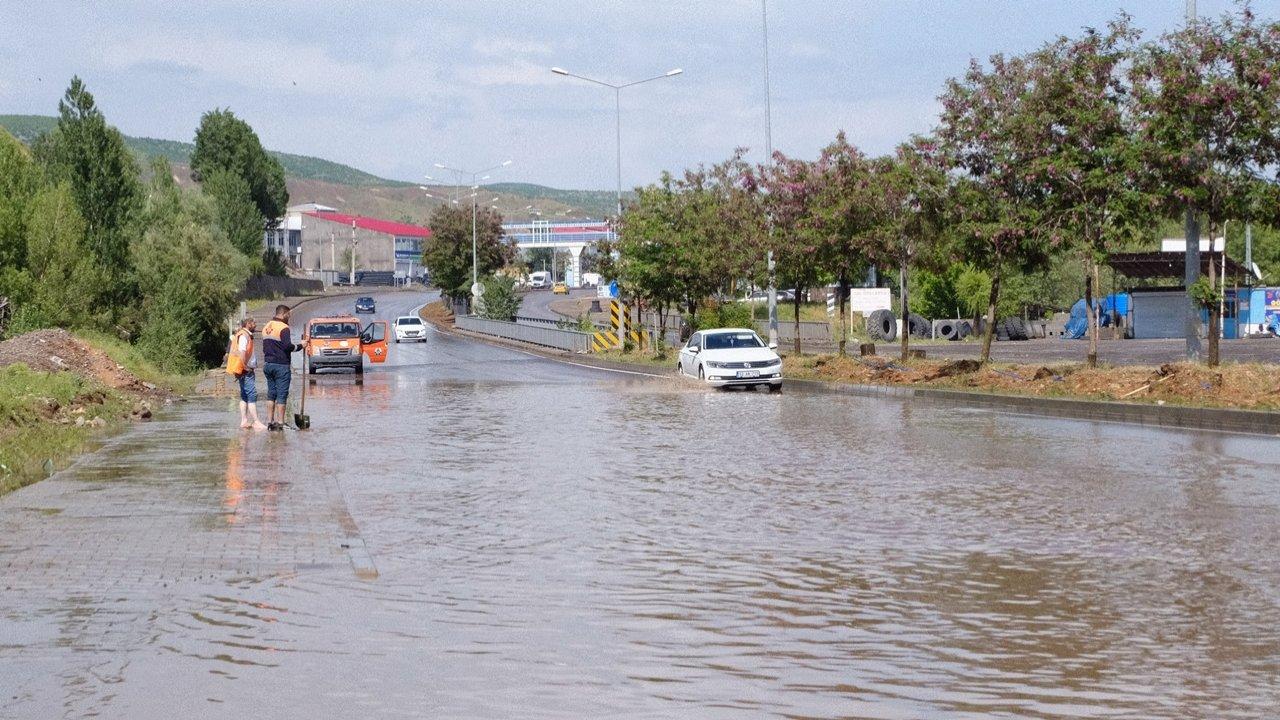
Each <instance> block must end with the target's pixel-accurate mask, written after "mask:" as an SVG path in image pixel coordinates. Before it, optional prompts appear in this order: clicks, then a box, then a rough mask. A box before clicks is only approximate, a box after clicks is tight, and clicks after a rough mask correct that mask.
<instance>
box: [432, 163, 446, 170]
mask: <svg viewBox="0 0 1280 720" xmlns="http://www.w3.org/2000/svg"><path fill="white" fill-rule="evenodd" d="M435 166H436V167H438V168H440V169H441V170H447V169H448V168H446V167H445V166H443V165H441V164H440V163H436V164H435Z"/></svg>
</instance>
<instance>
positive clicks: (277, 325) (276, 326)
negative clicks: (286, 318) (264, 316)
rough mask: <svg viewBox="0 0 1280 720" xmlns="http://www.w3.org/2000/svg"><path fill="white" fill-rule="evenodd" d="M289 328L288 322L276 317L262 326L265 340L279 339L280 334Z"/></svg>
mask: <svg viewBox="0 0 1280 720" xmlns="http://www.w3.org/2000/svg"><path fill="white" fill-rule="evenodd" d="M288 329H289V325H288V323H283V322H280V321H279V320H276V319H275V318H272V319H271V320H269V321H268V322H267V324H266V325H264V326H263V327H262V339H263V340H268V339H270V340H279V339H280V334H281V333H283V332H284V331H285V330H288Z"/></svg>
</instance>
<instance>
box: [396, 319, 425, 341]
mask: <svg viewBox="0 0 1280 720" xmlns="http://www.w3.org/2000/svg"><path fill="white" fill-rule="evenodd" d="M395 332H396V342H426V341H427V326H426V324H425V323H423V322H422V318H420V317H418V316H416V315H401V316H400V317H398V318H396V324H395Z"/></svg>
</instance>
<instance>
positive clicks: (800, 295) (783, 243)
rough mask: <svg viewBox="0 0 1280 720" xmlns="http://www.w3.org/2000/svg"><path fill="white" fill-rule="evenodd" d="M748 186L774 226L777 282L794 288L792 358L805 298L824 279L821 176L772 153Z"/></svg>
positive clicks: (807, 163) (812, 167)
mask: <svg viewBox="0 0 1280 720" xmlns="http://www.w3.org/2000/svg"><path fill="white" fill-rule="evenodd" d="M748 180H749V183H750V187H751V188H752V189H754V190H756V191H757V192H759V193H760V194H761V198H762V201H763V206H764V209H765V212H766V213H767V214H768V216H769V219H770V222H771V223H772V227H773V232H772V235H771V236H770V237H769V244H770V246H771V247H772V248H773V257H774V261H775V262H776V272H777V277H778V278H779V279H780V280H781V281H782V284H783V286H784V287H786V286H790V287H793V288H795V297H794V298H793V299H792V307H793V309H794V311H795V312H794V316H795V341H794V342H795V353H796V354H797V355H801V354H803V348H802V347H801V342H800V306H801V305H802V304H803V303H804V295H805V293H806V292H807V291H808V290H809V289H810V288H812V287H814V286H815V285H817V284H818V282H820V280H821V278H822V275H823V268H822V265H821V263H820V262H819V258H818V250H819V245H820V240H821V237H820V233H819V232H818V229H817V224H816V220H815V217H814V202H815V198H816V197H817V195H818V192H819V190H820V187H821V185H820V180H821V175H820V174H819V172H818V169H817V165H816V163H813V162H810V161H807V160H797V159H794V158H788V157H787V156H786V155H783V154H782V153H780V152H775V153H774V154H773V164H772V165H768V166H761V167H759V168H758V169H757V170H756V171H755V173H754V174H752V175H751V176H749V179H748Z"/></svg>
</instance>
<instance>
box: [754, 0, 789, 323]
mask: <svg viewBox="0 0 1280 720" xmlns="http://www.w3.org/2000/svg"><path fill="white" fill-rule="evenodd" d="M760 26H761V29H762V34H763V40H764V154H765V158H766V159H765V162H767V163H768V164H769V167H770V168H772V167H773V105H772V100H771V99H770V94H771V92H770V90H769V8H768V0H760ZM766 223H767V226H766V230H765V231H766V232H767V233H768V235H769V237H768V242H769V254H768V256H767V257H768V267H769V345H770V346H771V347H774V348H776V347H778V280H777V274H776V272H775V271H776V269H777V265H775V264H774V262H773V218H772V217H769V218H767V219H766ZM797 289H798V288H797Z"/></svg>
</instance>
